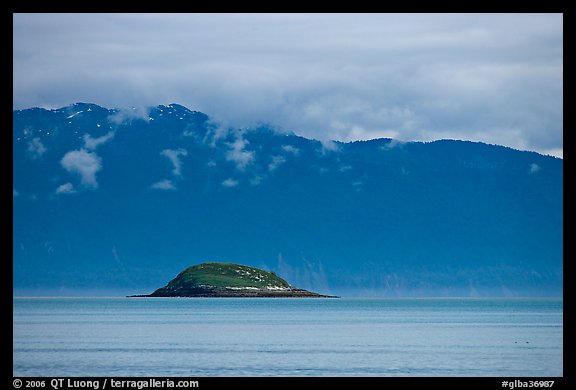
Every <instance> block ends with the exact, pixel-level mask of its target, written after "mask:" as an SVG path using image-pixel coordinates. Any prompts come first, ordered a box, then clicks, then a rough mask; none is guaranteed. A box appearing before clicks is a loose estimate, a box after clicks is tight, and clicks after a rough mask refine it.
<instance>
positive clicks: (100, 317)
mask: <svg viewBox="0 0 576 390" xmlns="http://www.w3.org/2000/svg"><path fill="white" fill-rule="evenodd" d="M13 303H14V310H13V324H14V333H13V357H14V365H13V374H14V376H531V377H533V376H562V374H563V361H562V341H563V338H562V331H563V329H562V300H560V299H364V298H357V299H346V298H342V299H265V298H264V299H262V298H260V299H258V298H256V299H249V298H239V299H233V298H231V299H227V298H216V299H210V298H14V300H13Z"/></svg>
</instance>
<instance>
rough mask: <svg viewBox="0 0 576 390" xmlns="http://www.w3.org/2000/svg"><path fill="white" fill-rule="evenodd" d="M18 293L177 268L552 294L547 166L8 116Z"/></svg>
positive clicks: (276, 137) (208, 130) (86, 113)
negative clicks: (235, 268)
mask: <svg viewBox="0 0 576 390" xmlns="http://www.w3.org/2000/svg"><path fill="white" fill-rule="evenodd" d="M13 121H14V129H13V163H14V166H13V172H14V180H13V193H14V196H13V211H14V220H13V231H14V234H13V252H14V259H13V260H14V287H15V288H16V289H77V288H126V289H130V291H131V292H133V290H134V289H142V290H143V291H146V290H148V289H150V288H152V287H153V286H158V285H159V284H161V283H162V281H163V280H167V279H168V278H169V277H170V275H174V274H175V273H177V272H178V270H180V269H183V268H184V267H185V266H186V265H187V264H189V263H190V262H198V263H200V262H203V261H212V260H223V261H227V262H234V263H237V262H241V263H244V264H247V265H251V266H256V267H259V268H262V269H266V270H274V271H276V272H278V273H279V274H281V275H284V276H285V277H286V279H287V280H288V281H289V282H290V283H293V284H294V285H298V286H301V287H303V288H306V289H309V290H314V291H321V292H324V293H335V294H339V295H342V294H379V295H391V296H396V295H422V294H433V295H475V294H480V295H516V294H530V295H534V294H537V295H540V294H558V293H560V292H561V288H562V287H561V286H562V233H563V231H562V222H563V214H562V176H563V163H562V160H560V159H557V158H553V157H549V156H542V155H539V154H537V153H533V152H522V151H517V150H513V149H510V148H506V147H501V146H496V145H487V144H482V143H473V142H465V141H450V140H443V141H436V142H430V143H421V142H409V143H401V142H397V141H394V140H390V139H377V140H371V141H362V142H352V143H340V142H324V143H321V142H319V141H316V140H309V139H306V138H303V137H299V136H297V135H295V134H287V133H282V132H278V131H276V130H274V129H271V128H268V127H265V126H263V127H259V128H253V129H229V128H222V127H219V126H218V125H217V124H215V123H213V122H212V121H210V119H209V117H207V116H206V115H205V114H203V113H199V112H195V111H191V110H189V109H187V108H185V107H182V106H180V105H176V104H171V105H168V106H157V107H154V108H151V109H147V110H138V109H130V110H117V109H106V108H102V107H99V106H96V105H93V104H84V103H78V104H75V105H72V106H69V107H64V108H60V109H56V110H44V109H37V108H36V109H29V110H19V111H14V113H13Z"/></svg>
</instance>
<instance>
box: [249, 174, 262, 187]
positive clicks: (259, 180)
mask: <svg viewBox="0 0 576 390" xmlns="http://www.w3.org/2000/svg"><path fill="white" fill-rule="evenodd" d="M262 180H264V178H263V177H262V176H260V175H256V176H254V177H253V178H252V179H250V185H252V186H257V185H260V183H262Z"/></svg>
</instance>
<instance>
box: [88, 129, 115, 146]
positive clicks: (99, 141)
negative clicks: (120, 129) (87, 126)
mask: <svg viewBox="0 0 576 390" xmlns="http://www.w3.org/2000/svg"><path fill="white" fill-rule="evenodd" d="M114 134H115V132H114V131H111V132H109V133H108V134H105V135H103V136H101V137H98V138H92V137H91V136H90V134H84V138H83V139H84V147H85V148H86V149H88V150H95V149H96V148H97V147H98V146H100V145H102V144H104V143H106V142H108V141H110V140H111V139H112V138H114Z"/></svg>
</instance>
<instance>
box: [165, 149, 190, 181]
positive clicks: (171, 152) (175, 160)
mask: <svg viewBox="0 0 576 390" xmlns="http://www.w3.org/2000/svg"><path fill="white" fill-rule="evenodd" d="M160 154H161V155H162V156H164V157H166V158H167V159H168V160H170V162H171V163H172V165H173V166H174V168H173V169H172V173H173V174H174V175H176V176H180V175H181V174H182V161H181V160H180V156H187V155H188V152H187V151H186V149H182V148H179V149H164V150H163V151H161V152H160Z"/></svg>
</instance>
